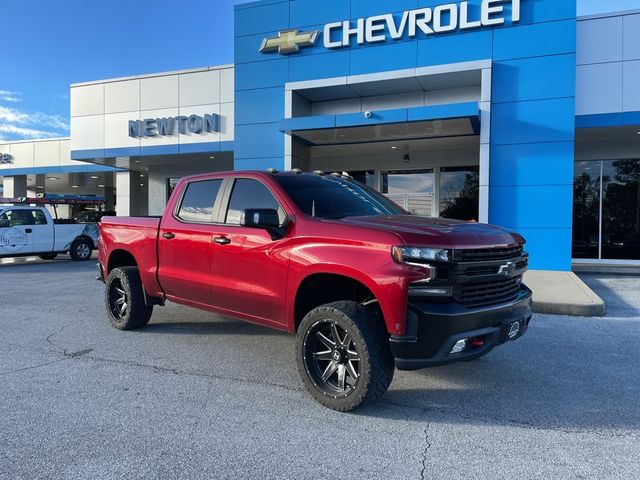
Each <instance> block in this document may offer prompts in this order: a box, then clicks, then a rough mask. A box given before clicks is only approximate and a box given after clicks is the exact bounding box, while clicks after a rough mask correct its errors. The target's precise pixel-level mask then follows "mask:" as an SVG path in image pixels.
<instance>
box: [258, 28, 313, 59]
mask: <svg viewBox="0 0 640 480" xmlns="http://www.w3.org/2000/svg"><path fill="white" fill-rule="evenodd" d="M319 35H320V31H318V30H314V31H312V32H303V33H300V32H299V31H298V29H297V28H295V29H293V30H283V31H281V32H278V35H277V36H275V37H270V38H265V39H264V40H263V41H262V46H261V47H260V50H259V51H260V53H271V52H278V53H279V54H280V55H289V54H290V53H298V52H299V51H300V48H301V47H313V46H314V45H315V44H316V42H317V41H318V36H319Z"/></svg>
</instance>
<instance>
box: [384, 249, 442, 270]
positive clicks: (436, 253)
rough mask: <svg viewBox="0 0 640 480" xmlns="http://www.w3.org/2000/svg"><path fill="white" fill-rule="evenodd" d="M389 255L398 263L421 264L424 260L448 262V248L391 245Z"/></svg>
mask: <svg viewBox="0 0 640 480" xmlns="http://www.w3.org/2000/svg"><path fill="white" fill-rule="evenodd" d="M391 256H392V257H393V259H394V260H395V261H396V262H398V263H406V264H408V265H415V264H418V265H420V266H422V264H424V263H425V261H429V260H431V261H437V262H448V261H449V250H445V249H443V248H425V247H393V248H392V249H391Z"/></svg>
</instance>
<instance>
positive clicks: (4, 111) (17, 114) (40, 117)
mask: <svg viewBox="0 0 640 480" xmlns="http://www.w3.org/2000/svg"><path fill="white" fill-rule="evenodd" d="M3 133H4V134H6V135H2V134H3ZM68 133H69V121H68V120H67V119H66V118H63V117H61V116H60V115H49V114H47V113H42V112H26V111H23V110H19V109H17V108H10V107H3V106H1V105H0V139H3V140H6V139H7V136H10V138H13V139H18V140H20V139H25V140H26V139H32V138H52V137H58V136H61V135H67V134H68Z"/></svg>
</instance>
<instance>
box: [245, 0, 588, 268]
mask: <svg viewBox="0 0 640 480" xmlns="http://www.w3.org/2000/svg"><path fill="white" fill-rule="evenodd" d="M388 14H391V15H392V17H391V18H390V17H389V16H388ZM576 24H577V21H576V4H575V0H566V1H562V2H557V1H555V0H522V1H517V0H514V1H511V0H509V1H487V0H485V1H484V2H483V1H480V0H473V1H469V2H457V3H453V4H447V3H446V0H445V1H444V2H443V1H442V0H440V1H434V0H402V1H384V0H376V1H373V0H350V1H349V0H327V1H325V2H322V3H321V4H320V3H319V2H317V1H312V0H284V1H277V0H262V1H259V2H254V3H249V4H243V5H238V6H236V13H235V67H236V68H235V100H236V111H235V125H236V131H235V145H234V151H235V159H234V162H235V168H236V169H239V170H244V169H266V168H269V167H275V168H279V169H286V168H291V167H301V168H304V167H308V166H309V165H318V164H319V165H320V166H322V161H321V158H322V155H320V156H318V155H314V152H313V151H314V149H318V150H322V149H323V148H324V149H326V148H327V147H330V146H331V145H335V144H337V145H340V146H343V147H344V146H345V145H347V144H348V143H349V139H352V137H353V136H354V135H353V134H352V132H351V130H354V129H356V130H358V131H361V132H362V135H357V142H356V141H355V140H354V141H353V143H357V144H358V145H359V149H360V150H361V151H362V152H367V151H369V152H370V151H371V148H372V146H373V147H374V148H379V149H380V150H381V151H385V152H386V151H387V150H386V146H387V142H388V144H391V145H392V146H391V147H390V148H394V147H393V144H396V143H399V144H400V145H399V147H400V148H397V150H400V151H399V152H398V154H397V157H398V160H397V161H398V165H397V166H395V165H392V166H388V165H387V166H386V167H385V168H386V169H387V170H386V171H392V172H397V171H399V170H400V169H401V170H402V173H403V174H410V173H411V170H410V169H407V168H406V167H407V165H406V164H405V162H406V161H407V158H411V156H410V155H411V153H412V151H413V149H414V147H415V148H418V145H420V144H421V143H420V142H422V144H424V141H427V140H431V141H435V142H438V141H440V142H444V139H448V140H449V142H450V145H451V152H452V156H455V155H453V152H455V150H456V149H455V139H458V140H459V141H460V143H461V144H464V145H469V139H468V138H466V137H473V138H475V139H477V143H478V144H477V146H475V145H474V147H473V149H474V151H476V152H477V161H476V162H474V163H475V165H476V166H477V169H478V191H479V194H478V200H477V201H478V203H479V208H478V218H476V219H479V220H480V221H488V222H490V223H494V224H498V225H502V226H505V227H508V228H511V229H513V230H516V231H518V232H520V233H522V234H523V235H524V236H525V237H526V238H527V240H528V249H529V251H530V253H531V259H532V261H531V266H532V268H534V269H543V270H569V269H570V268H571V248H572V203H573V184H574V178H573V167H574V148H575V147H574V138H575V92H576ZM288 31H293V32H288ZM305 34H308V35H307V37H306V38H305ZM291 35H297V37H296V40H295V41H294V43H295V42H296V41H299V42H300V45H298V46H297V47H296V46H295V45H290V44H289V45H287V44H286V42H283V39H285V40H286V39H288V38H289V37H288V36H291ZM309 35H310V36H311V37H313V35H315V38H309ZM269 39H271V42H272V43H273V45H274V47H273V48H270V47H269V44H268V43H267V42H269ZM275 39H280V40H279V41H280V44H281V46H282V45H283V46H284V47H283V49H284V50H285V51H284V52H283V51H282V50H281V51H280V52H278V51H277V49H276V48H275V46H277V45H278V42H279V41H278V40H275ZM289 39H290V38H289ZM305 42H306V44H307V45H306V46H305V45H304V43H305ZM265 45H266V46H267V48H261V47H264V46H265ZM287 47H290V49H291V50H293V51H292V52H287V51H286V50H287ZM296 48H297V49H298V50H299V51H297V52H296V51H295V50H296ZM261 50H262V51H261ZM465 78H466V80H465ZM449 85H451V86H452V88H448V86H449ZM474 87H476V89H475V91H476V92H477V97H474V96H473V95H472V94H471V92H472V91H474ZM345 90H349V91H348V92H347V91H345ZM420 91H422V94H423V96H422V98H423V100H422V102H420V100H419V99H420V94H419V93H420ZM462 91H465V92H466V93H467V94H468V95H471V97H468V98H466V97H465V98H462V99H461V98H460V96H459V94H460V93H461V92H462ZM383 97H387V99H386V100H388V101H386V102H385V101H382V100H384V98H383ZM367 98H368V99H372V98H374V99H377V100H376V101H377V104H376V101H374V102H373V104H376V106H377V108H375V107H374V108H371V109H370V110H366V107H364V106H363V105H365V103H366V102H365V99H367ZM412 99H413V100H412ZM426 99H431V102H429V101H426ZM434 99H437V100H434ZM461 100H464V101H461ZM469 100H470V101H469ZM300 103H302V104H303V105H302V107H300V106H299V104H300ZM358 105H360V108H358ZM318 107H319V108H318ZM363 110H364V111H363ZM461 119H464V120H465V121H467V120H468V125H469V128H467V129H466V130H465V128H464V127H463V128H458V129H456V128H457V127H456V124H455V122H456V121H458V122H459V121H460V120H461ZM416 125H418V126H425V129H424V132H425V133H424V135H421V133H420V129H417V130H416V129H415V128H414V127H415V126H416ZM438 125H440V126H441V128H440V132H439V134H437V135H434V134H433V133H432V132H431V131H430V130H429V128H430V126H435V128H436V130H437V129H438ZM382 126H386V130H387V131H392V127H393V126H395V127H398V128H399V129H400V130H402V129H404V130H406V131H408V132H409V131H411V132H413V133H412V134H411V135H410V136H409V137H405V136H402V135H401V134H400V135H399V134H398V133H397V132H398V128H396V129H395V130H393V131H395V132H396V133H395V134H389V133H384V132H383V133H382V135H380V134H376V133H375V132H376V128H378V127H382ZM457 126H458V127H459V126H460V125H457ZM366 127H371V128H370V130H369V131H370V132H372V133H370V134H369V137H367V133H366V132H367V129H366ZM323 131H324V132H325V136H324V137H323V136H322V135H321V133H322V132H323ZM379 131H382V129H381V128H380V129H379ZM327 132H331V134H330V135H329V136H330V137H331V138H332V139H333V140H334V142H331V141H327V139H326V133H327ZM340 132H345V133H343V134H341V133H340ZM341 136H343V137H344V138H346V139H347V140H345V141H339V139H340V138H341ZM451 139H454V140H451ZM403 142H405V143H407V144H408V146H405V147H404V148H403V146H402V143H403ZM412 142H413V143H412ZM451 142H452V143H451ZM310 151H311V153H309V152H310ZM404 151H406V152H408V153H403V154H402V155H401V153H402V152H404ZM305 152H306V154H305ZM345 152H348V149H345ZM345 154H346V153H345ZM472 155H474V154H472ZM427 156H429V155H428V154H427ZM446 157H447V155H446V151H445V155H444V156H443V157H441V158H442V159H441V160H440V164H439V168H438V172H439V173H440V175H443V174H444V173H446V170H447V169H448V168H449V167H448V161H447V158H446ZM317 158H320V160H319V163H318V161H315V163H314V159H317ZM339 158H340V156H339ZM341 158H344V157H341ZM425 161H427V160H426V159H425ZM309 162H311V163H309ZM326 163H327V164H328V165H335V162H333V163H332V162H331V161H330V158H329V157H327V162H326ZM346 163H348V162H346ZM427 163H428V162H427ZM425 165H426V163H425ZM348 167H350V165H349V166H345V168H343V170H347V169H348ZM423 167H424V165H423ZM362 169H363V170H365V171H367V172H369V173H370V175H375V172H374V171H371V169H370V168H368V167H367V165H363V166H362ZM351 170H353V167H351V169H349V171H351ZM426 171H428V169H425V168H419V169H417V170H416V172H417V173H416V179H418V178H420V175H422V174H424V173H425V172H426ZM384 175H386V173H385V174H384ZM377 178H378V183H377V184H376V186H378V187H379V186H380V185H381V183H380V179H379V174H378V177H377ZM386 180H387V179H386V177H385V179H383V182H384V181H386ZM385 193H386V192H385Z"/></svg>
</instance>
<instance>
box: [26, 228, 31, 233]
mask: <svg viewBox="0 0 640 480" xmlns="http://www.w3.org/2000/svg"><path fill="white" fill-rule="evenodd" d="M24 231H25V233H31V232H33V230H31V229H30V228H25V230H24Z"/></svg>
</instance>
